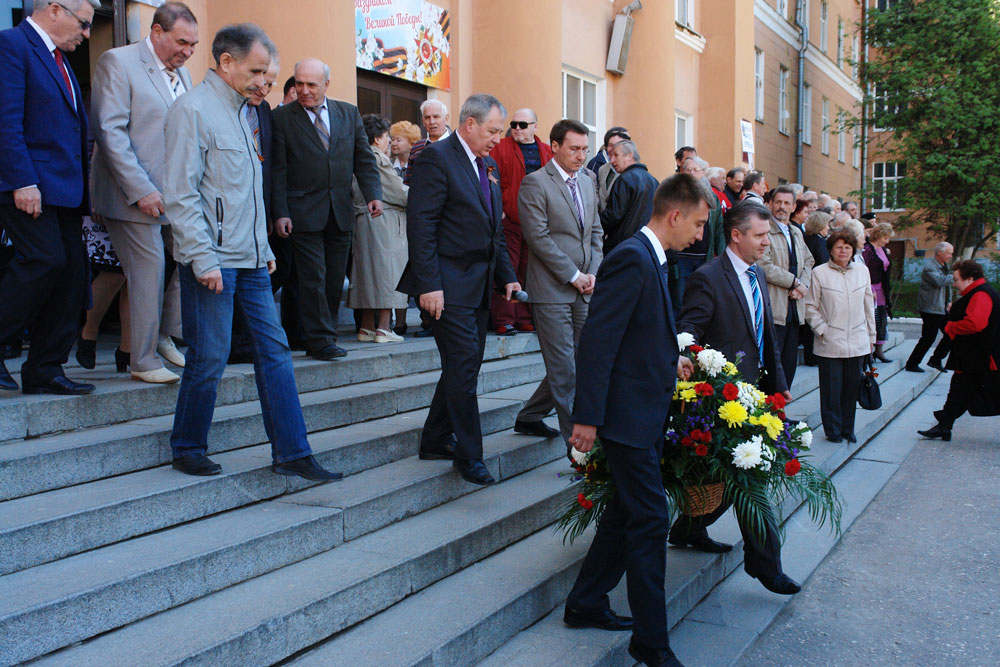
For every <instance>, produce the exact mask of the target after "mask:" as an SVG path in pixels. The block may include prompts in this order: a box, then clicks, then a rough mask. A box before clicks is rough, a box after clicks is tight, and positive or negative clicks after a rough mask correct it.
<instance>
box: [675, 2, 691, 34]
mask: <svg viewBox="0 0 1000 667" xmlns="http://www.w3.org/2000/svg"><path fill="white" fill-rule="evenodd" d="M674 22H676V23H678V24H679V25H682V26H684V27H685V28H690V29H691V30H694V4H693V3H692V2H691V0H676V2H675V4H674Z"/></svg>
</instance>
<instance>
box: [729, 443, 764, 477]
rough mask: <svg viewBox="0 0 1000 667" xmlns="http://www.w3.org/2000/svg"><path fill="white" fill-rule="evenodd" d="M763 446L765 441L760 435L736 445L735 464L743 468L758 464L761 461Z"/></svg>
mask: <svg viewBox="0 0 1000 667" xmlns="http://www.w3.org/2000/svg"><path fill="white" fill-rule="evenodd" d="M763 446H764V442H763V440H762V439H761V437H760V436H759V435H755V436H754V437H752V438H751V439H750V440H747V441H746V442H741V443H740V444H738V445H736V448H735V449H734V450H733V465H734V466H736V467H737V468H742V469H743V470H749V469H750V468H753V467H755V466H757V465H758V464H759V463H760V461H761V457H762V450H763Z"/></svg>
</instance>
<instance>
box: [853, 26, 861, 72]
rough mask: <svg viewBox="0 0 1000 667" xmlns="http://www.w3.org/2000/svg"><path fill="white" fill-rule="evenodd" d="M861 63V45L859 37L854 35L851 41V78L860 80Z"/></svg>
mask: <svg viewBox="0 0 1000 667" xmlns="http://www.w3.org/2000/svg"><path fill="white" fill-rule="evenodd" d="M860 61H861V43H860V41H859V40H858V36H857V35H854V39H853V40H852V41H851V78H852V79H854V80H855V81H857V80H858V63H859V62H860Z"/></svg>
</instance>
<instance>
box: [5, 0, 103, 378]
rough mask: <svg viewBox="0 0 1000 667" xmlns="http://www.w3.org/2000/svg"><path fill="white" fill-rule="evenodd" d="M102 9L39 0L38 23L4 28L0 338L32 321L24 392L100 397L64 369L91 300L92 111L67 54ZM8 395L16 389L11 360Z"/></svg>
mask: <svg viewBox="0 0 1000 667" xmlns="http://www.w3.org/2000/svg"><path fill="white" fill-rule="evenodd" d="M100 6H101V3H100V2H99V1H98V0H64V1H63V2H62V3H55V2H48V1H47V0H35V11H34V13H33V14H32V16H31V17H29V18H27V19H25V20H24V21H22V22H21V24H20V25H18V26H17V27H16V28H12V29H10V30H4V31H3V32H0V90H2V91H3V96H2V97H0V226H2V227H3V228H4V229H5V230H6V232H7V234H8V236H10V239H11V241H13V243H14V249H15V252H16V258H15V260H14V261H13V262H11V263H10V266H9V267H8V270H7V273H6V274H5V275H4V278H3V281H2V282H0V294H2V295H3V300H2V301H0V340H2V341H7V340H10V339H12V338H16V337H19V336H20V333H21V332H22V331H24V329H25V328H26V327H27V326H28V325H29V324H30V325H31V350H30V351H29V352H28V358H27V360H26V361H25V363H24V365H23V366H22V367H21V382H22V383H23V385H24V387H23V392H24V393H25V394H39V393H43V392H44V393H52V394H89V393H90V392H92V391H94V385H92V384H83V383H78V382H73V381H72V380H69V379H67V378H66V376H65V375H64V373H63V369H62V365H63V364H64V363H65V362H66V359H67V358H68V357H69V351H70V349H71V348H72V347H73V342H74V341H75V339H76V329H77V320H78V318H79V314H80V310H81V309H82V308H83V307H84V300H85V299H86V294H87V276H86V272H87V255H86V250H85V249H84V245H83V238H82V235H81V232H80V227H81V221H82V209H84V208H85V206H86V204H87V198H86V196H85V193H86V191H87V188H86V182H85V180H86V174H87V168H86V164H87V114H86V111H85V110H84V108H83V96H82V95H81V92H80V84H79V83H78V82H77V80H76V76H74V75H73V70H72V69H71V68H70V67H69V63H67V62H66V61H65V52H68V51H74V50H76V47H78V46H79V45H80V44H82V43H83V40H84V39H86V38H88V37H90V22H91V20H92V19H93V18H94V9H95V8H96V7H100ZM0 389H7V390H12V389H17V383H16V382H14V379H13V378H12V377H11V376H10V373H8V372H7V368H6V366H4V365H3V361H0Z"/></svg>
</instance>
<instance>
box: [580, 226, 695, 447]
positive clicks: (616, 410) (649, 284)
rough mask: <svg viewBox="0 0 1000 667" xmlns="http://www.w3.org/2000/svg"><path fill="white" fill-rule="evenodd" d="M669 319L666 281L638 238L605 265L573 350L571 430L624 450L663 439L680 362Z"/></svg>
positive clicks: (643, 239)
mask: <svg viewBox="0 0 1000 667" xmlns="http://www.w3.org/2000/svg"><path fill="white" fill-rule="evenodd" d="M672 312H673V308H672V307H671V304H670V295H669V292H668V288H667V278H666V274H665V273H664V272H663V271H662V269H661V267H660V265H659V264H658V263H657V257H656V252H655V251H654V250H653V246H652V245H651V244H650V242H649V240H648V239H647V238H646V236H645V235H644V234H641V233H637V234H636V235H635V236H633V237H632V238H630V239H627V240H626V241H624V242H622V243H621V244H619V245H618V247H617V248H615V250H614V251H613V252H612V253H611V254H609V255H608V256H607V257H605V258H604V262H603V263H602V264H601V268H600V269H599V270H598V273H597V286H596V287H595V289H594V295H593V297H592V298H591V300H590V313H589V315H588V317H587V322H586V323H585V324H584V325H583V331H582V332H581V333H580V344H579V347H578V348H577V356H576V402H575V404H574V407H573V423H574V424H589V425H591V426H597V427H598V430H597V432H598V435H600V436H601V437H602V438H607V439H609V440H613V441H615V442H618V443H621V444H623V445H628V446H630V447H641V448H645V447H651V446H654V445H655V444H656V443H657V442H658V441H659V440H660V438H662V437H663V431H664V426H665V424H666V421H667V414H668V413H669V411H670V401H671V399H672V397H673V393H674V384H675V381H676V379H677V358H678V356H679V352H678V349H677V343H676V340H677V333H676V331H675V329H674V322H673V316H672ZM654 342H655V344H654Z"/></svg>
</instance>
